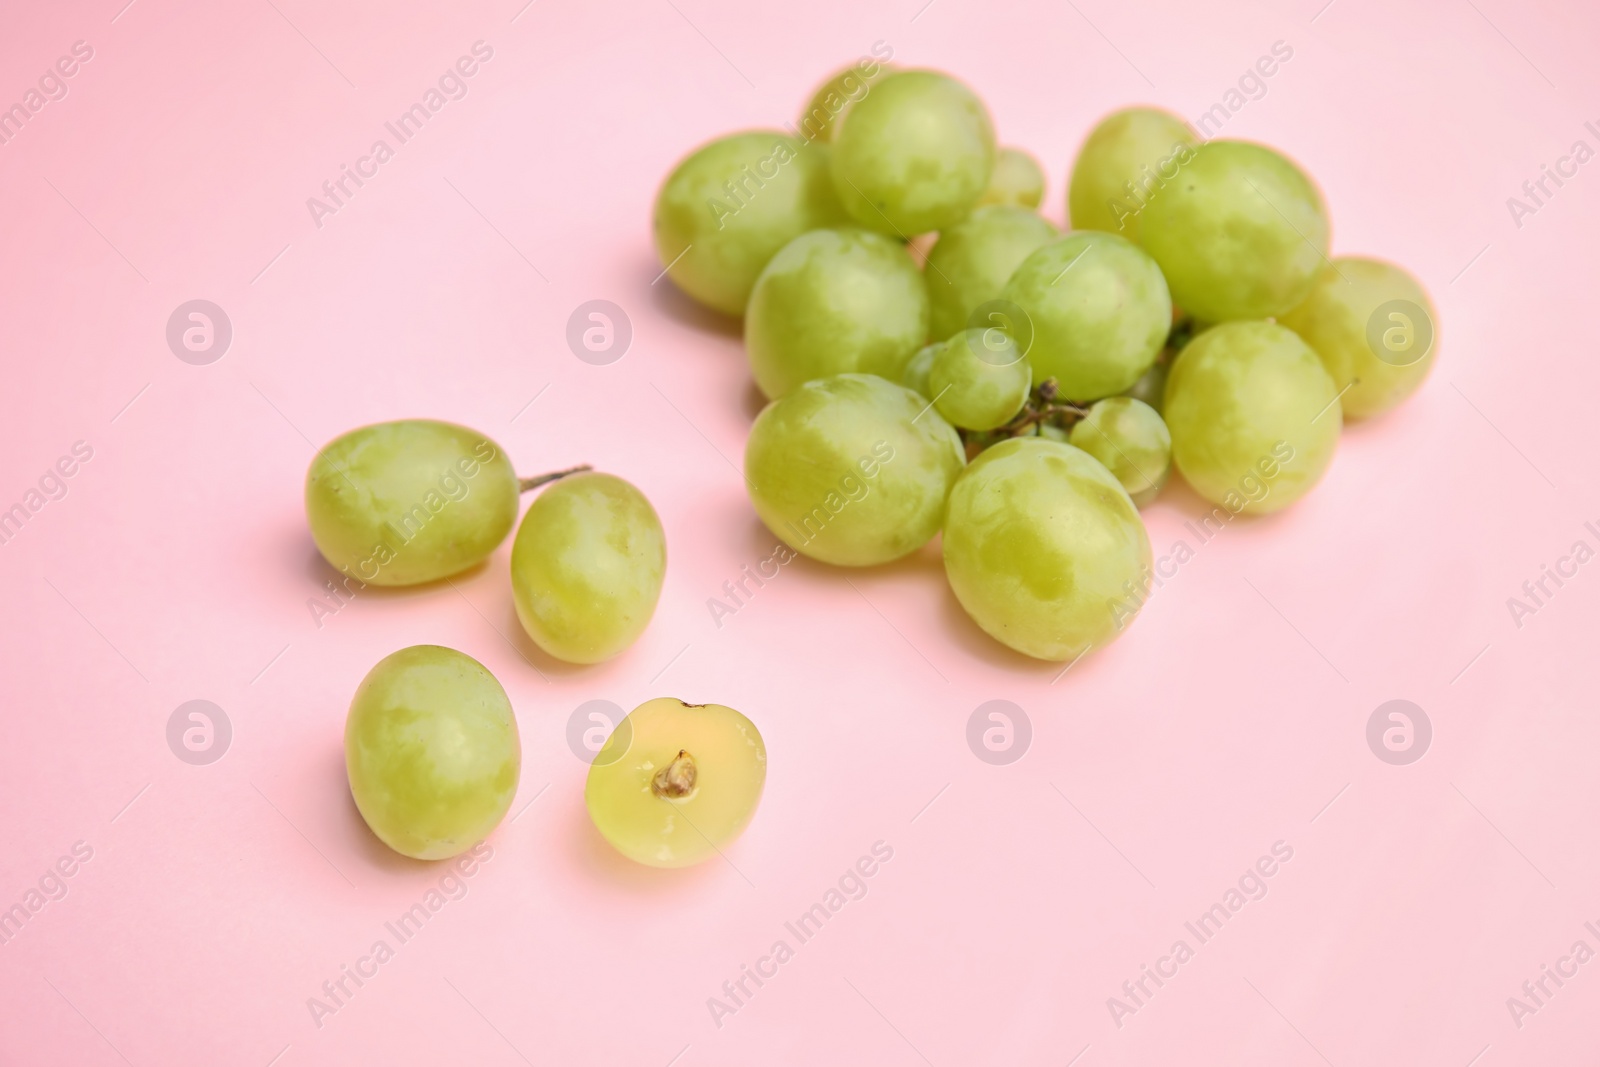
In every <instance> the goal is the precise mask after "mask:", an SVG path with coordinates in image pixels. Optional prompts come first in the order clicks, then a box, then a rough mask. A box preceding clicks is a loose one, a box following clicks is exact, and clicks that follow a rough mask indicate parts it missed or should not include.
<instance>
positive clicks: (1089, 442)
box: [1069, 396, 1172, 508]
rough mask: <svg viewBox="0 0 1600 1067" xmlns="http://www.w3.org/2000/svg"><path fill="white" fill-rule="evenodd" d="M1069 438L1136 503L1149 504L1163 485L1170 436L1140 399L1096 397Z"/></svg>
mask: <svg viewBox="0 0 1600 1067" xmlns="http://www.w3.org/2000/svg"><path fill="white" fill-rule="evenodd" d="M1069 439H1070V440H1071V442H1072V443H1073V444H1074V445H1076V446H1077V447H1078V448H1081V449H1083V450H1084V451H1085V452H1087V453H1089V455H1091V456H1093V457H1094V458H1095V459H1098V460H1099V461H1100V462H1101V463H1102V464H1104V465H1105V468H1106V470H1108V471H1110V472H1111V474H1112V476H1113V477H1115V478H1116V479H1117V481H1118V482H1120V483H1121V484H1122V488H1124V489H1126V490H1127V491H1128V496H1130V497H1131V498H1132V499H1133V503H1134V505H1135V506H1136V507H1140V508H1142V507H1144V506H1145V505H1146V504H1148V503H1150V502H1151V501H1152V500H1154V499H1155V498H1156V496H1157V495H1158V494H1159V493H1160V492H1161V487H1162V486H1163V485H1165V484H1167V475H1168V474H1169V473H1170V472H1171V470H1172V435H1171V434H1170V433H1168V432H1167V424H1166V423H1165V422H1162V421H1161V416H1160V415H1159V414H1157V413H1156V410H1155V409H1154V408H1152V407H1151V406H1150V405H1149V404H1146V403H1144V402H1143V401H1142V400H1135V399H1133V398H1132V397H1126V396H1112V397H1107V398H1106V399H1104V400H1100V401H1097V402H1096V403H1095V405H1094V406H1093V407H1091V408H1090V409H1089V414H1088V415H1086V416H1084V417H1083V418H1082V419H1079V420H1078V421H1077V423H1075V424H1074V425H1073V427H1072V433H1071V436H1070V438H1069Z"/></svg>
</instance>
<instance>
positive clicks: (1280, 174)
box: [1140, 141, 1328, 322]
mask: <svg viewBox="0 0 1600 1067" xmlns="http://www.w3.org/2000/svg"><path fill="white" fill-rule="evenodd" d="M1140 227H1141V238H1140V239H1141V243H1142V244H1143V245H1144V247H1145V249H1146V250H1147V251H1148V252H1149V253H1150V254H1151V255H1152V256H1154V257H1155V260H1156V262H1157V263H1159V264H1161V270H1162V272H1163V273H1164V274H1165V275H1166V276H1167V283H1168V284H1169V285H1170V286H1171V287H1172V299H1173V300H1174V301H1175V302H1176V303H1177V304H1178V306H1179V307H1181V308H1183V309H1184V310H1185V311H1187V312H1189V313H1190V314H1192V315H1194V316H1195V317H1197V318H1199V319H1203V320H1205V321H1206V322H1227V321H1230V320H1234V319H1263V318H1268V317H1270V316H1273V315H1281V314H1283V313H1284V312H1286V311H1288V310H1289V309H1290V308H1292V307H1294V306H1295V305H1296V304H1298V303H1300V301H1302V300H1304V299H1305V298H1306V294H1307V293H1309V292H1310V291H1311V285H1312V282H1313V281H1314V280H1315V278H1316V274H1317V271H1318V270H1320V269H1321V268H1322V265H1323V264H1324V263H1326V262H1327V254H1328V216H1327V213H1326V212H1325V211H1324V209H1323V206H1322V196H1321V194H1319V193H1318V192H1317V188H1316V186H1314V185H1312V184H1311V180H1310V179H1309V178H1307V177H1306V176H1305V175H1304V174H1303V173H1301V171H1300V168H1298V167H1296V166H1295V165H1294V164H1293V163H1291V162H1290V161H1289V160H1287V159H1285V158H1284V157H1283V156H1281V155H1279V154H1278V153H1277V152H1274V151H1273V150H1272V149H1270V148H1264V147H1262V146H1261V145H1256V144H1247V143H1245V142H1243V141H1210V142H1208V143H1206V144H1203V145H1201V146H1200V147H1199V148H1196V149H1195V150H1194V158H1192V159H1191V160H1189V162H1187V163H1185V164H1184V165H1183V170H1182V172H1181V174H1180V177H1179V179H1178V180H1177V181H1173V182H1168V183H1167V185H1166V186H1165V187H1163V188H1162V189H1161V191H1160V193H1159V194H1157V195H1156V196H1155V197H1154V198H1152V199H1151V201H1150V204H1149V206H1148V207H1147V208H1145V211H1144V215H1143V217H1142V219H1141V220H1140Z"/></svg>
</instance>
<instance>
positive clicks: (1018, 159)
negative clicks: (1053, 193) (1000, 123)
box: [978, 148, 1044, 210]
mask: <svg viewBox="0 0 1600 1067" xmlns="http://www.w3.org/2000/svg"><path fill="white" fill-rule="evenodd" d="M1043 199H1044V169H1043V168H1042V167H1040V166H1039V161H1038V160H1037V159H1034V158H1033V157H1032V156H1030V155H1028V153H1026V152H1024V151H1023V150H1022V149H1020V148H1002V149H1000V150H999V152H997V153H996V154H995V157H994V171H993V172H992V173H991V174H990V175H989V188H987V189H985V190H984V191H983V195H982V196H980V197H978V205H979V206H980V207H982V206H983V205H985V204H1006V205H1009V206H1011V207H1023V208H1028V209H1030V210H1032V209H1035V208H1037V207H1038V206H1039V203H1040V201H1042V200H1043Z"/></svg>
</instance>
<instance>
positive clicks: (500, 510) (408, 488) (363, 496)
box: [305, 419, 518, 585]
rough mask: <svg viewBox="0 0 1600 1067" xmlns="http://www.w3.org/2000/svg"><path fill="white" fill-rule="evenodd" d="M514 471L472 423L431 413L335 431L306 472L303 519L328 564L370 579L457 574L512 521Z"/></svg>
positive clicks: (402, 580)
mask: <svg viewBox="0 0 1600 1067" xmlns="http://www.w3.org/2000/svg"><path fill="white" fill-rule="evenodd" d="M517 498H518V486H517V475H516V472H515V471H514V470H513V469H512V466H511V461H510V460H509V459H508V458H507V457H506V454H505V451H504V450H503V449H502V448H501V447H500V446H499V445H497V444H495V443H494V442H493V441H491V440H490V439H489V438H487V437H485V436H484V435H483V434H480V433H478V432H477V431H476V430H471V429H468V428H467V427H465V426H457V425H455V424H453V423H448V422H435V421H433V420H431V419H404V420H401V421H398V422H381V423H377V424H376V425H373V426H365V427H362V428H361V429H358V430H351V431H350V432H349V433H347V434H344V435H342V436H340V437H337V438H335V439H334V440H333V441H331V442H330V443H329V444H327V445H326V446H324V447H323V449H322V451H320V452H318V453H317V455H316V458H315V459H313V460H312V461H311V467H310V469H309V470H308V471H307V472H306V489H305V499H306V520H307V522H308V523H309V525H310V527H311V537H312V540H314V541H315V542H316V544H317V550H318V551H320V552H321V553H322V555H323V558H324V559H326V560H327V561H328V562H329V563H331V564H333V566H334V567H336V568H338V569H339V570H341V571H343V572H344V573H345V574H348V575H352V576H354V577H355V578H356V579H358V580H359V581H361V582H364V583H367V584H371V585H416V584H419V583H421V582H431V581H435V580H437V579H440V578H447V577H449V576H450V575H452V574H458V573H460V572H461V571H464V570H466V569H467V568H468V567H471V566H473V565H475V564H477V563H480V562H482V561H483V560H484V559H485V558H487V557H488V555H489V554H490V553H491V552H493V551H494V550H495V548H496V547H498V546H499V544H500V542H502V541H504V540H505V537H506V534H508V533H510V532H511V527H512V525H513V524H515V522H516V521H517Z"/></svg>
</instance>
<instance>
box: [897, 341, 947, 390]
mask: <svg viewBox="0 0 1600 1067" xmlns="http://www.w3.org/2000/svg"><path fill="white" fill-rule="evenodd" d="M942 347H944V342H943V341H935V342H934V343H933V344H931V345H924V346H922V348H920V349H918V350H917V354H916V355H914V356H912V357H911V361H910V362H909V363H907V364H906V369H905V370H903V371H901V372H900V384H901V385H903V386H905V387H906V388H907V389H910V390H911V391H912V392H914V393H921V394H922V395H923V396H925V397H928V398H930V399H931V398H932V396H933V390H931V389H929V388H928V371H929V370H931V369H932V368H933V357H934V356H936V355H938V354H939V349H940V348H942Z"/></svg>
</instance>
